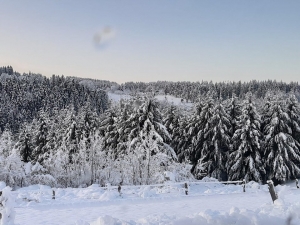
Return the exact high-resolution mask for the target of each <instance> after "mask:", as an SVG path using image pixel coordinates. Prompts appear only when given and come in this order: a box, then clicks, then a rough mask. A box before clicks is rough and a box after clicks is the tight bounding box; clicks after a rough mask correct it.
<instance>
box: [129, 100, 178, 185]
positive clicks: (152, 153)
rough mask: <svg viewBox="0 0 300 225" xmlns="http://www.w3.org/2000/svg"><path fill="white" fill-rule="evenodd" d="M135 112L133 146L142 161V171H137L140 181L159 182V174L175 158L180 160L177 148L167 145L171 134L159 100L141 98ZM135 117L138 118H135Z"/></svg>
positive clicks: (131, 138)
mask: <svg viewBox="0 0 300 225" xmlns="http://www.w3.org/2000/svg"><path fill="white" fill-rule="evenodd" d="M140 103H141V105H140V106H139V107H137V108H136V110H135V112H134V113H133V115H132V116H131V118H129V120H130V121H132V124H135V125H136V126H134V127H132V130H131V132H130V140H131V144H130V148H129V153H130V152H132V153H133V154H134V156H135V158H136V159H137V161H138V164H139V165H138V168H137V169H138V171H137V172H136V173H135V174H136V175H137V176H138V177H139V179H138V181H139V183H140V184H142V183H144V184H150V183H153V182H155V179H154V178H155V177H156V176H157V174H158V173H162V172H163V171H164V170H166V169H167V166H168V164H169V163H170V162H172V161H173V160H176V154H175V152H174V150H173V149H172V148H171V147H170V146H169V145H168V144H166V142H167V141H168V140H169V139H170V135H169V133H168V131H167V129H166V127H165V126H164V125H163V124H162V118H161V114H160V112H159V110H158V103H157V101H156V100H155V99H148V98H145V99H144V101H143V102H140V101H139V100H138V101H137V106H138V105H139V104H140ZM133 120H134V121H133Z"/></svg>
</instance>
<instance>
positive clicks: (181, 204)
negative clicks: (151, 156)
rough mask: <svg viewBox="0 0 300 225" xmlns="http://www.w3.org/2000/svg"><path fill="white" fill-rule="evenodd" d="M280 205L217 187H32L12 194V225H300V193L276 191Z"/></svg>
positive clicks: (260, 193)
mask: <svg viewBox="0 0 300 225" xmlns="http://www.w3.org/2000/svg"><path fill="white" fill-rule="evenodd" d="M276 190H277V192H278V195H279V200H277V201H275V204H273V203H272V200H271V197H270V194H269V193H268V188H267V186H266V185H264V186H260V185H258V184H257V183H253V182H252V183H249V184H247V187H246V192H245V193H244V192H243V191H242V187H241V185H224V184H218V183H202V184H193V183H191V184H190V187H189V195H185V192H184V189H183V185H182V184H172V185H166V186H164V187H148V186H143V187H127V188H126V187H123V188H122V195H121V196H120V195H119V193H118V191H117V190H116V189H114V188H112V189H109V190H105V189H103V188H100V187H98V185H92V186H90V187H88V188H66V189H55V191H56V199H55V200H53V199H52V189H51V188H50V187H47V186H41V185H35V186H30V187H26V188H21V189H19V190H17V191H15V192H14V195H15V196H16V198H17V206H16V208H15V210H16V220H15V222H16V223H17V224H20V225H21V224H22V225H29V224H37V225H38V224H43V225H48V224H66V225H67V224H77V225H87V224H93V225H100V224H105V225H116V224H132V225H137V224H141V225H142V224H153V225H154V224H177V225H186V224H201V225H202V224H219V225H220V224H222V225H225V224H243V225H244V224H245V225H247V224H253V225H254V224H256V225H257V224H259V225H260V224H261V225H262V224H272V225H279V224H280V225H282V224H285V223H286V221H287V219H288V218H289V217H290V216H291V218H292V219H293V220H292V222H293V223H292V224H300V220H299V216H300V214H299V212H300V191H299V189H296V187H294V186H277V187H276Z"/></svg>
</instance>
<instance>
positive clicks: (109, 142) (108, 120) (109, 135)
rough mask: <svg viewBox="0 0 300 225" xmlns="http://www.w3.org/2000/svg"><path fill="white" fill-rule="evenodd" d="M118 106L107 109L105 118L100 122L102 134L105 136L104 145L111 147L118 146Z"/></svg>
mask: <svg viewBox="0 0 300 225" xmlns="http://www.w3.org/2000/svg"><path fill="white" fill-rule="evenodd" d="M118 111H119V110H118V108H117V106H113V107H112V108H111V109H109V110H107V111H106V113H105V115H104V117H103V120H102V121H101V122H100V127H99V130H100V134H101V135H102V136H103V147H104V148H107V149H110V148H116V147H117V144H118V142H117V140H118V130H117V124H116V122H117V112H118Z"/></svg>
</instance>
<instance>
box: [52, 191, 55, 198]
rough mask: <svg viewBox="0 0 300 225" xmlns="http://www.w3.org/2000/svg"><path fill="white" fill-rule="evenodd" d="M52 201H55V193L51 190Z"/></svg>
mask: <svg viewBox="0 0 300 225" xmlns="http://www.w3.org/2000/svg"><path fill="white" fill-rule="evenodd" d="M52 199H55V191H54V190H52Z"/></svg>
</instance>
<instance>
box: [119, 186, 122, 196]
mask: <svg viewBox="0 0 300 225" xmlns="http://www.w3.org/2000/svg"><path fill="white" fill-rule="evenodd" d="M121 189H122V188H121V184H119V186H118V192H119V195H120V196H121Z"/></svg>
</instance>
